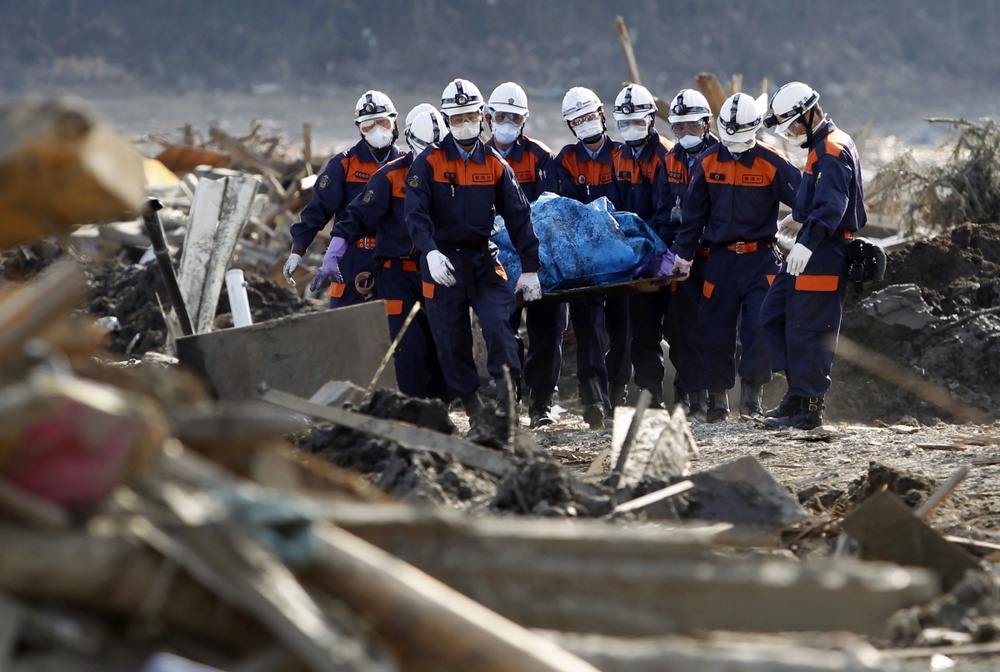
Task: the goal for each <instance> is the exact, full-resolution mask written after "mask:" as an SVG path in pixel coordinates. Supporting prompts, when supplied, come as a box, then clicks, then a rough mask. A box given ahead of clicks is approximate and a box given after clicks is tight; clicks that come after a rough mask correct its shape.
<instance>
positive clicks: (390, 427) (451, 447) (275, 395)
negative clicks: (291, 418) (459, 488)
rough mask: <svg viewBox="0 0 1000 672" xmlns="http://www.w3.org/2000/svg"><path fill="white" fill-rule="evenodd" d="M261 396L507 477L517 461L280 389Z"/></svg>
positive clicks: (439, 433) (321, 417)
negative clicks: (314, 401) (324, 404)
mask: <svg viewBox="0 0 1000 672" xmlns="http://www.w3.org/2000/svg"><path fill="white" fill-rule="evenodd" d="M261 399H264V400H265V401H269V402H271V403H272V404H276V405H278V406H281V407H283V408H287V409H289V410H291V411H295V412H296V413H301V414H303V415H309V416H312V417H314V418H319V419H322V420H327V421H329V422H333V423H336V424H338V425H340V426H342V427H347V428H348V429H353V430H355V431H358V432H362V433H363V434H368V435H369V436H375V437H378V438H380V439H389V440H390V441H396V442H398V443H402V444H404V445H406V446H409V447H411V448H421V449H424V450H434V451H437V452H439V453H445V454H447V455H451V456H452V457H454V458H455V459H456V460H458V461H459V462H461V463H462V464H464V465H466V466H469V467H474V468H476V469H482V470H483V471H485V472H486V473H489V474H493V475H495V476H503V475H505V474H507V473H508V472H510V471H512V470H513V468H514V464H513V463H512V462H511V461H510V460H509V459H508V458H507V457H505V456H504V455H503V454H501V453H498V452H496V451H494V450H490V449H489V448H484V447H482V446H480V445H477V444H475V443H472V442H471V441H466V440H465V439H460V438H457V437H454V436H449V435H447V434H442V433H441V432H435V431H434V430H431V429H426V428H424V427H417V426H416V425H411V424H409V423H406V422H398V421H396V420H385V419H382V418H374V417H371V416H369V415H362V414H360V413H353V412H351V411H346V410H343V409H339V408H330V407H328V406H319V405H317V404H312V403H309V401H307V400H305V399H302V398H299V397H295V396H293V395H291V394H287V393H285V392H279V391H278V390H267V391H265V392H264V393H263V394H261Z"/></svg>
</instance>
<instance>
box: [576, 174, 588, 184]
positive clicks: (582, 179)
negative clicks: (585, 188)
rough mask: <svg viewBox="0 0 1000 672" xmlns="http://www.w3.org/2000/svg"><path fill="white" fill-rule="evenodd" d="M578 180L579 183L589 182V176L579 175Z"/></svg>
mask: <svg viewBox="0 0 1000 672" xmlns="http://www.w3.org/2000/svg"><path fill="white" fill-rule="evenodd" d="M576 181H577V183H578V184H587V178H586V177H584V176H583V175H577V176H576Z"/></svg>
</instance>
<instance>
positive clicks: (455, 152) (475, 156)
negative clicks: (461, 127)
mask: <svg viewBox="0 0 1000 672" xmlns="http://www.w3.org/2000/svg"><path fill="white" fill-rule="evenodd" d="M440 145H441V148H442V149H444V153H445V155H446V156H447V157H448V159H449V160H453V161H454V160H459V159H462V152H461V150H459V148H458V142H457V141H456V140H455V136H453V135H452V134H451V133H449V134H448V135H446V136H445V137H444V139H443V140H442V141H441V142H440ZM469 159H470V160H472V161H475V162H476V163H486V146H485V145H484V144H483V141H482V140H476V144H475V145H473V146H472V152H471V153H470V155H469Z"/></svg>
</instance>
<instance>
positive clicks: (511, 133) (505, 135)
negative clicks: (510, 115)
mask: <svg viewBox="0 0 1000 672" xmlns="http://www.w3.org/2000/svg"><path fill="white" fill-rule="evenodd" d="M520 134H521V127H520V126H515V125H514V124H496V125H494V126H493V137H494V138H496V141H497V142H499V143H500V144H501V145H512V144H514V141H515V140H517V136H518V135H520Z"/></svg>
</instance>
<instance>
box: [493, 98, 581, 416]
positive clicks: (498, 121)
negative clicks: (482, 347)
mask: <svg viewBox="0 0 1000 672" xmlns="http://www.w3.org/2000/svg"><path fill="white" fill-rule="evenodd" d="M486 105H487V107H486V123H488V124H489V126H490V130H491V132H492V134H493V137H492V138H490V140H489V142H487V143H486V145H487V146H488V147H492V148H493V149H495V150H496V151H497V152H498V153H499V154H500V156H502V157H503V158H504V159H506V161H507V163H508V164H509V165H510V167H511V169H512V170H513V171H514V176H515V177H517V182H518V184H519V185H520V186H521V191H523V192H524V195H525V197H526V198H527V199H528V202H529V203H533V202H534V201H535V200H536V199H537V198H538V197H539V196H541V195H542V194H543V193H544V192H546V191H551V192H554V193H558V190H559V183H558V181H557V180H556V167H555V160H554V158H553V156H552V150H550V149H549V148H548V147H547V146H545V145H544V144H543V143H541V142H539V141H537V140H534V139H532V138H529V137H528V136H526V135H525V134H524V124H525V120H526V119H527V118H528V96H527V95H526V94H525V93H524V89H522V88H521V87H520V86H519V85H518V84H516V83H514V82H504V83H503V84H501V85H499V86H498V87H496V88H495V89H493V93H491V94H490V98H489V101H488V102H487V104H486ZM523 312H524V313H525V320H524V321H525V326H526V328H527V332H528V347H527V354H525V352H524V345H523V343H522V342H521V337H520V334H519V332H520V329H521V313H522V311H521V310H519V309H517V310H515V311H514V314H513V315H512V316H511V318H510V326H511V329H512V330H513V331H514V336H515V338H517V342H518V353H519V357H520V358H521V360H522V368H523V370H524V386H525V388H526V389H527V390H528V395H529V397H530V402H529V404H528V417H529V418H530V424H529V427H531V428H532V429H535V428H537V427H544V426H545V425H551V424H552V423H553V422H555V418H553V417H552V395H553V393H554V392H555V389H556V385H557V384H558V383H559V371H560V369H561V367H562V341H563V332H565V331H566V326H567V324H568V323H569V311H568V309H567V306H566V304H564V303H549V304H540V305H539V304H534V305H528V306H526V307H525V309H524V311H523Z"/></svg>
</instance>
